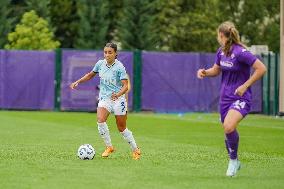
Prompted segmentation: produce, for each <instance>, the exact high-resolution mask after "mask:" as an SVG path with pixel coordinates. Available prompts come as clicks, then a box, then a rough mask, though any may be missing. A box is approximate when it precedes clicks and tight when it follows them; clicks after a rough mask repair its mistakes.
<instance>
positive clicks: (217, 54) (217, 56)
mask: <svg viewBox="0 0 284 189" xmlns="http://www.w3.org/2000/svg"><path fill="white" fill-rule="evenodd" d="M221 52H222V48H221V47H220V48H219V49H218V50H217V52H216V55H215V64H217V65H218V66H220V60H221Z"/></svg>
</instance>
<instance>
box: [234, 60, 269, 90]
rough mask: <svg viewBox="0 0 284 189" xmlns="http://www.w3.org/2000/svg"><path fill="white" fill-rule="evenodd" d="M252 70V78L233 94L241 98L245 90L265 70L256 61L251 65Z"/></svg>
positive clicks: (258, 61)
mask: <svg viewBox="0 0 284 189" xmlns="http://www.w3.org/2000/svg"><path fill="white" fill-rule="evenodd" d="M252 68H253V69H254V72H253V74H252V76H251V77H250V78H249V79H248V80H247V81H246V82H245V83H244V84H243V85H241V86H239V87H238V88H237V89H236V91H235V94H237V95H239V96H243V94H244V93H245V92H246V90H247V89H248V88H249V87H250V86H251V85H252V84H254V83H255V82H256V81H257V80H259V79H260V78H261V77H262V76H263V75H264V74H265V72H266V70H267V69H266V67H265V65H264V64H263V63H262V62H261V61H260V60H258V59H257V60H256V61H255V62H254V63H253V65H252Z"/></svg>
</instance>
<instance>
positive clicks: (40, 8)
mask: <svg viewBox="0 0 284 189" xmlns="http://www.w3.org/2000/svg"><path fill="white" fill-rule="evenodd" d="M26 4H27V6H26V9H27V10H28V11H30V10H35V11H36V12H37V14H38V15H39V16H40V17H42V18H44V19H46V20H47V21H48V22H50V4H51V0H44V1H41V0H26Z"/></svg>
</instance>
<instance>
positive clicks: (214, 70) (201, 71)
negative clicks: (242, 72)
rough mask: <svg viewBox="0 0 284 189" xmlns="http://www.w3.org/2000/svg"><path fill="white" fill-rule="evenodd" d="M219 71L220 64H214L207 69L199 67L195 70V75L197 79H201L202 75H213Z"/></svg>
mask: <svg viewBox="0 0 284 189" xmlns="http://www.w3.org/2000/svg"><path fill="white" fill-rule="evenodd" d="M220 73H221V69H220V66H218V65H217V64H214V66H213V67H212V68H209V69H207V70H205V69H199V70H198V71H197V77H198V78H199V79H203V78H204V77H215V76H217V75H219V74H220Z"/></svg>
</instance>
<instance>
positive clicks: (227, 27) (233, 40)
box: [218, 21, 246, 56]
mask: <svg viewBox="0 0 284 189" xmlns="http://www.w3.org/2000/svg"><path fill="white" fill-rule="evenodd" d="M218 32H221V33H223V34H224V36H225V37H226V38H227V39H228V40H227V42H226V44H225V45H224V47H223V48H222V50H223V52H224V53H225V55H226V56H229V55H230V54H231V47H232V45H233V44H239V45H241V46H243V47H245V45H244V44H242V43H241V40H240V35H239V32H238V30H237V29H236V27H235V25H234V24H233V23H232V22H229V21H226V22H223V23H222V24H220V26H219V27H218ZM245 48H246V47H245Z"/></svg>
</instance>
